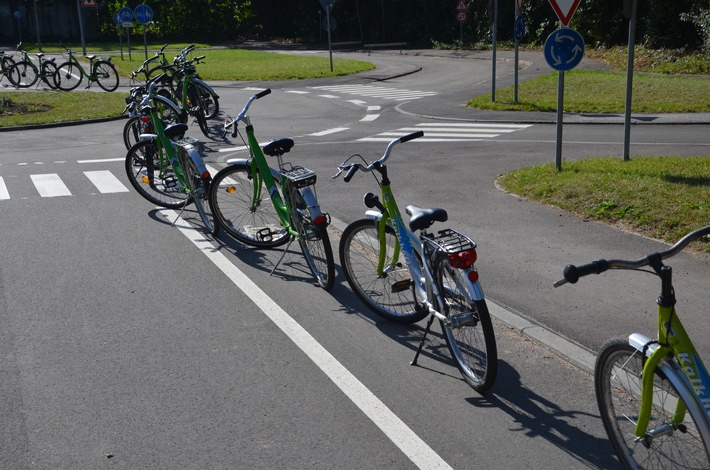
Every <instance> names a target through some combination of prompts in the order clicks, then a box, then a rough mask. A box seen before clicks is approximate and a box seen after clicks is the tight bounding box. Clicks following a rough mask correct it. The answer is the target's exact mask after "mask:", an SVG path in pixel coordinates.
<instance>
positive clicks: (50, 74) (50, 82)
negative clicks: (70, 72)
mask: <svg viewBox="0 0 710 470" xmlns="http://www.w3.org/2000/svg"><path fill="white" fill-rule="evenodd" d="M56 73H57V64H55V63H54V62H52V61H50V60H46V61H44V62H42V69H41V76H42V81H43V82H44V83H46V84H47V86H48V87H49V88H51V89H52V90H56V89H57V84H56V82H55V81H54V75H55V74H56Z"/></svg>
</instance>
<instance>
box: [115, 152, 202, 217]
mask: <svg viewBox="0 0 710 470" xmlns="http://www.w3.org/2000/svg"><path fill="white" fill-rule="evenodd" d="M161 153H162V158H161ZM125 165H126V174H127V175H128V180H129V181H130V182H131V185H132V186H133V187H134V188H135V190H136V191H138V194H140V195H141V196H143V197H144V198H145V199H147V200H148V201H150V202H152V203H153V204H156V205H158V206H161V207H167V208H169V209H179V208H181V207H183V206H184V205H185V204H186V203H188V204H189V202H190V199H189V197H188V194H187V193H185V191H184V190H183V189H182V187H181V186H180V183H179V181H178V179H177V176H176V175H175V172H174V171H173V169H172V167H171V166H170V163H169V162H168V161H167V155H165V150H164V149H160V148H158V146H157V145H156V142H155V141H154V140H144V141H141V142H138V143H137V144H136V145H134V146H133V147H131V149H130V150H129V151H128V154H127V155H126V163H125ZM186 201H187V202H186Z"/></svg>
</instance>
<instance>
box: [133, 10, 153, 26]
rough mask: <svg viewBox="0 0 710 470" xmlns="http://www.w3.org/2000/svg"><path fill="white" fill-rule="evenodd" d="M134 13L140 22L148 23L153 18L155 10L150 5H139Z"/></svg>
mask: <svg viewBox="0 0 710 470" xmlns="http://www.w3.org/2000/svg"><path fill="white" fill-rule="evenodd" d="M133 14H134V15H135V16H136V21H138V22H139V23H143V24H148V23H150V22H151V20H152V19H153V10H152V9H151V8H150V7H149V6H148V5H138V6H137V7H136V9H135V10H133Z"/></svg>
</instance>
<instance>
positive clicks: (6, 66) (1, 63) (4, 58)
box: [0, 51, 17, 86]
mask: <svg viewBox="0 0 710 470" xmlns="http://www.w3.org/2000/svg"><path fill="white" fill-rule="evenodd" d="M13 65H15V61H14V60H13V59H12V55H11V54H5V51H0V81H1V80H2V78H3V77H7V79H8V81H9V82H10V83H11V84H12V85H14V86H17V85H15V83H14V82H13V81H12V80H11V79H10V75H9V73H8V72H9V71H10V69H11V68H12V66H13Z"/></svg>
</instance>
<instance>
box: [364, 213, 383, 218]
mask: <svg viewBox="0 0 710 470" xmlns="http://www.w3.org/2000/svg"><path fill="white" fill-rule="evenodd" d="M365 217H367V218H368V219H372V220H382V212H380V211H365Z"/></svg>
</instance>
